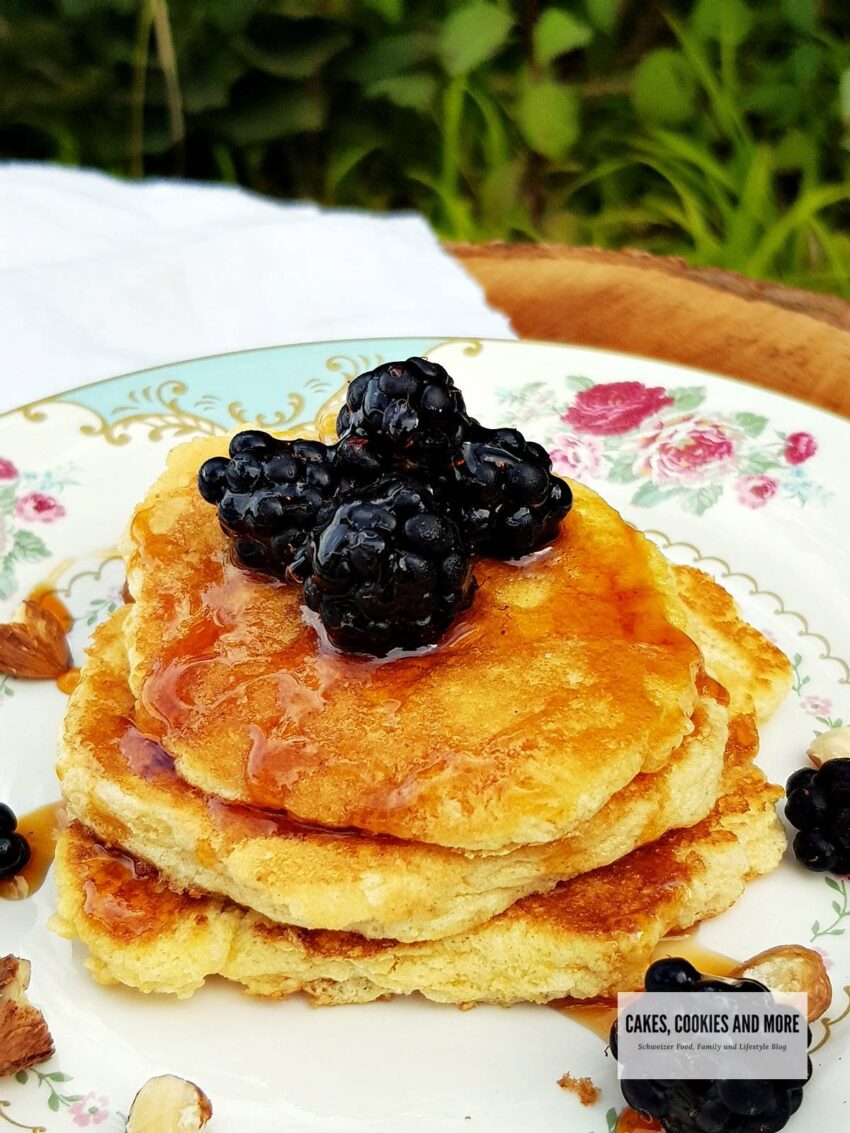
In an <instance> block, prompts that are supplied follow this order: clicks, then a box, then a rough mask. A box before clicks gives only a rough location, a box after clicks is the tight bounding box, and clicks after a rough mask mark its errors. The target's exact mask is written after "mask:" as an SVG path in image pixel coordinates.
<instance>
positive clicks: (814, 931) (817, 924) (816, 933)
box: [812, 921, 820, 936]
mask: <svg viewBox="0 0 850 1133" xmlns="http://www.w3.org/2000/svg"><path fill="white" fill-rule="evenodd" d="M819 935H820V921H814V922H813V924H812V936H819Z"/></svg>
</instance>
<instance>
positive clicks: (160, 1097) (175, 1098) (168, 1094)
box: [127, 1074, 212, 1133]
mask: <svg viewBox="0 0 850 1133" xmlns="http://www.w3.org/2000/svg"><path fill="white" fill-rule="evenodd" d="M211 1117H212V1105H211V1104H210V1099H209V1098H208V1097H207V1095H206V1094H205V1093H204V1092H203V1090H201V1089H199V1088H198V1087H197V1086H196V1085H195V1083H194V1082H187V1081H186V1079H185V1078H177V1077H175V1075H173V1074H163V1075H162V1076H160V1077H158V1078H151V1079H150V1081H149V1082H146V1083H145V1084H144V1086H142V1088H141V1089H140V1090H139V1092H138V1093H137V1094H136V1096H135V1098H134V1099H133V1104H132V1106H131V1107H130V1116H129V1118H128V1121H127V1133H195V1131H196V1130H198V1129H203V1127H204V1126H205V1125H206V1123H207V1122H208V1121H209V1119H210V1118H211Z"/></svg>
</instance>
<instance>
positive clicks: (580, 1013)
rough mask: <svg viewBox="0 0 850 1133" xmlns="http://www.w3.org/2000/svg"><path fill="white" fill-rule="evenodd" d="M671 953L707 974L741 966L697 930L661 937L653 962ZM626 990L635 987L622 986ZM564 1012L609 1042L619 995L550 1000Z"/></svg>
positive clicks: (729, 971)
mask: <svg viewBox="0 0 850 1133" xmlns="http://www.w3.org/2000/svg"><path fill="white" fill-rule="evenodd" d="M668 956H675V957H678V958H680V959H683V960H687V961H688V962H689V963H691V964H693V966H694V967H695V968H696V969H697V971H699V972H702V974H703V975H705V976H720V977H726V976H730V975H731V974H732V973H733V972H734V971H735V969H736V968H737V967H738V966H739V961H738V960H733V959H732V957H731V956H726V955H724V953H722V952H714V951H712V950H711V949H710V948H706V947H704V946H703V945H702V944H701V943H700V941H699V939H698V936H697V933H696V930H694V931H693V932H690V933H686V934H684V935H682V936H668V937H665V939H664V940H662V941H660V942H659V944H658V947H657V948H656V949H655V952H654V953H653V955H652V960H651V961H650V963H655V961H656V960H662V959H664V958H665V957H668ZM622 990H623V991H624V992H627V991H632V990H634V989H633V988H623V989H622ZM550 1006H551V1007H554V1008H555V1010H556V1011H558V1012H559V1013H560V1014H562V1015H566V1016H567V1018H569V1019H572V1021H573V1022H574V1023H578V1024H579V1025H580V1026H582V1027H584V1028H586V1029H587V1030H588V1031H592V1032H593V1034H595V1035H597V1036H598V1037H599V1038H600V1039H602V1041H603V1042H604V1043H606V1044H607V1043H608V1036H609V1035H610V1034H611V1027H612V1026H613V1024H614V1020H615V1019H616V1018H617V1000H616V998H614V997H612V998H604V999H591V1000H582V999H558V1000H555V1001H554V1002H553V1003H551V1004H550Z"/></svg>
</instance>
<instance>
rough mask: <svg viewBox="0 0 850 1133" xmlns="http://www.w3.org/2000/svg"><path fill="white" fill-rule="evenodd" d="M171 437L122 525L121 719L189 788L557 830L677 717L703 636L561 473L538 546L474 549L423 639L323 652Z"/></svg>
mask: <svg viewBox="0 0 850 1133" xmlns="http://www.w3.org/2000/svg"><path fill="white" fill-rule="evenodd" d="M226 444H227V441H226V439H225V438H204V439H202V440H197V441H192V442H190V443H189V444H186V445H183V446H180V447H179V448H178V449H175V450H174V451H173V452H172V453H171V455H170V458H169V462H168V466H167V469H166V472H165V473H164V474H163V476H162V477H161V478H160V479H159V480H158V481H157V483H156V484H155V485H154V486H153V488H152V490H151V492H150V493H149V494H148V496H147V498H146V499H145V500H144V502H143V503H142V505H141V506H140V507H139V508H138V509H137V511H136V513H135V515H134V517H133V520H132V523H131V525H130V529H129V532H128V534H127V537H126V538H125V542H124V548H123V549H124V553H125V558H126V561H127V573H128V585H129V589H130V593H131V595H132V597H133V599H134V606H133V608H132V610H131V612H130V615H129V617H128V619H127V645H128V654H129V657H130V662H131V676H130V684H131V688H132V691H133V694H134V695H135V698H136V703H137V709H136V723H137V725H138V726H139V727H140V728H141V730H142V731H143V732H145V733H146V734H148V735H151V736H154V737H156V738H157V739H158V740H159V741H160V742H161V743H162V745H163V746H164V747H165V748H166V750H167V751H168V752H169V753H170V754H171V755H172V756H173V757H174V758H175V760H176V763H177V769H178V771H179V773H180V775H181V776H182V777H183V778H184V779H186V780H187V781H188V782H190V783H192V784H193V785H195V786H197V787H198V788H200V789H201V790H202V791H204V792H206V793H208V794H213V795H218V796H220V797H222V798H225V799H228V800H234V801H241V802H246V803H251V804H255V805H260V806H264V807H267V808H271V809H281V810H283V809H285V810H286V811H287V812H288V813H289V814H290V815H292V816H293V817H295V818H298V819H301V820H303V821H306V822H312V823H318V824H322V825H326V826H334V827H341V828H345V827H354V828H358V829H361V830H365V831H369V832H372V833H385V834H392V835H395V836H397V837H401V838H406V839H415V840H419V841H423V842H432V843H436V844H438V845H445V846H453V847H459V848H462V849H480V850H490V851H494V850H499V849H505V848H509V847H512V846H515V845H522V844H529V843H535V842H546V841H550V840H552V839H555V838H559V837H562V836H564V835H565V834H567V833H568V832H569V831H570V830H571V829H573V828H574V827H575V826H576V825H578V824H579V823H580V822H582V821H584V820H586V819H587V818H588V817H589V816H590V815H592V814H595V813H596V811H598V810H599V808H600V807H601V806H603V805H604V804H605V802H606V801H607V800H608V799H609V798H610V797H611V796H612V795H613V794H614V793H615V792H616V791H618V790H620V789H621V788H622V787H623V786H625V784H626V783H629V782H630V781H631V780H632V779H633V778H634V777H635V776H636V775H637V774H639V773H640V772H641V771H655V770H658V769H660V768H661V767H663V766H664V765H665V763H666V762H667V760H668V759H669V757H670V754H671V753H672V752H673V750H674V749H675V748H677V747H678V745H679V744H680V743H681V741H682V739H683V737H684V736H685V735H686V734H687V733H688V732H689V731H690V730H691V727H692V725H691V715H692V713H693V711H694V707H695V704H696V701H697V691H696V683H695V682H696V677H697V675H698V673H699V671H700V669H701V665H702V658H701V654H700V652H699V650H698V649H697V647H696V646H695V645H694V643H693V642H692V641H691V639H690V638H689V637H688V636H687V634H686V633H685V632H684V629H683V628H682V627H684V626H685V625H686V614H685V610H684V607H683V605H682V603H681V601H680V599H679V597H678V594H677V591H676V585H675V579H674V576H673V573H672V570H671V568H670V566H669V564H668V563H667V562H666V560H665V559H664V558H663V556H662V555H661V554H660V552H659V551H658V550H657V549H656V548H655V547H654V546H653V545H652V544H651V543H650V542H649V541H648V540H647V539H646V538H644V536H642V535H641V534H640V533H639V532H637V531H636V530H635V529H634V528H632V527H631V526H629V525H628V524H626V523H625V522H624V521H623V520H622V519H621V517H620V516H619V515H618V514H617V513H616V512H615V511H614V510H613V509H612V508H611V507H609V506H608V505H607V504H606V503H605V502H604V501H603V500H602V499H600V497H599V496H597V495H596V494H595V493H594V492H592V491H590V490H589V489H588V488H586V487H584V486H583V485H580V484H573V485H572V487H573V490H574V492H575V497H576V498H575V505H574V508H573V511H572V513H571V515H570V516H569V517H568V519H567V520H566V522H565V524H564V526H563V530H562V534H561V536H560V538H559V539H558V540H557V542H556V543H555V544H553V545H552V546H551V547H550V548H548V549H546V550H544V551H543V552H541V553H540V554H539V555H537V556H535V557H534V558H533V560H532V561H531V562H529V563H527V564H526V565H524V566H517V565H514V564H510V563H503V562H497V561H494V560H487V559H482V560H479V561H478V562H477V564H476V568H475V569H476V575H477V577H478V581H479V590H478V593H477V594H476V597H475V601H474V602H473V605H472V607H471V609H470V610H469V611H468V612H467V614H466V615H464V617H463V618H461V619H460V620H459V621H458V622H457V623H456V625H455V626H454V627H453V628H452V630H451V631H450V632H449V634H448V635H447V638H446V639H445V640H444V642H443V643H441V645H440V646H439V647H438V648H436V649H435V650H431V651H426V652H424V653H421V654H419V655H415V656H404V657H400V658H397V659H394V660H390V661H385V662H375V661H370V660H368V659H363V658H355V657H348V656H340V655H338V654H334V653H333V652H331V651H330V650H328V649H326V648H324V647H322V646H321V644H320V642H319V639H318V637H317V634H316V632H315V630H314V629H313V628H312V627H311V626H309V625H307V624H305V622H304V619H303V617H302V613H301V594H300V591H299V589H298V588H297V587H295V586H290V585H285V584H282V583H277V582H275V581H274V580H270V579H268V578H267V577H265V576H261V575H258V574H252V573H250V572H248V571H246V570H243V569H242V568H240V567H238V566H237V565H235V564H234V563H233V562H232V561H231V558H230V556H229V553H228V545H227V541H226V539H225V537H224V536H223V534H222V533H221V531H220V529H219V526H218V522H217V519H216V514H215V509H214V508H212V507H210V505H208V504H206V503H204V501H203V500H202V499H201V497H200V496H199V494H198V492H197V488H196V486H195V477H196V474H197V469H198V467H199V466H200V464H201V463H202V462H203V461H204V460H205V459H207V458H208V457H210V456H213V455H216V454H220V453H224V452H226Z"/></svg>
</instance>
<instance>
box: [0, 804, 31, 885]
mask: <svg viewBox="0 0 850 1133" xmlns="http://www.w3.org/2000/svg"><path fill="white" fill-rule="evenodd" d="M17 825H18V820H17V818H16V817H15V812H14V811H13V810H12V809H11V807H8V806H6V804H5V803H0V880H3V879H5V878H7V877H14V876H15V874H17V873H20V872H21V870H22V869H23V868H24V866H25V865H26V864H27V862H28V861H29V860H30V847H29V842H27V840H26V838H25V837H24V836H23V834H19V833H18V832H17Z"/></svg>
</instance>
